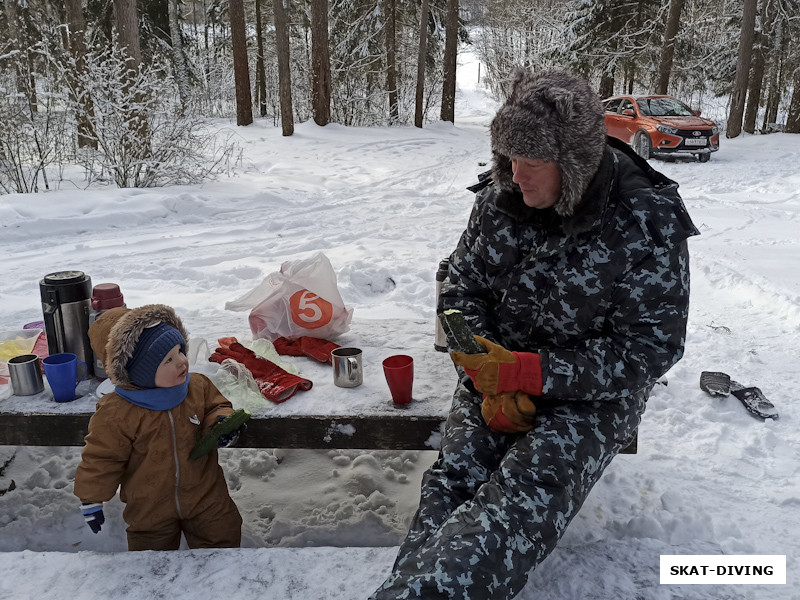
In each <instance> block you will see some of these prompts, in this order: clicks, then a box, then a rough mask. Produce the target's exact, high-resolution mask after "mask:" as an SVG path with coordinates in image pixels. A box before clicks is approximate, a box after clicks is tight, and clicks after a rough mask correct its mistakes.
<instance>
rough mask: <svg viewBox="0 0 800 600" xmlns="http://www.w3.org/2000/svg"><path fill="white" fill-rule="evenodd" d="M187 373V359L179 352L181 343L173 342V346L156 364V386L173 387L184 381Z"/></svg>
mask: <svg viewBox="0 0 800 600" xmlns="http://www.w3.org/2000/svg"><path fill="white" fill-rule="evenodd" d="M188 373H189V359H188V358H186V355H185V354H184V353H183V352H181V345H180V344H175V347H174V348H173V349H172V350H170V351H169V353H168V354H167V355H166V356H165V357H164V360H162V361H161V364H160V365H158V370H157V371H156V377H155V383H156V387H157V388H167V387H175V386H176V385H181V384H182V383H183V382H184V381H186V375H187V374H188Z"/></svg>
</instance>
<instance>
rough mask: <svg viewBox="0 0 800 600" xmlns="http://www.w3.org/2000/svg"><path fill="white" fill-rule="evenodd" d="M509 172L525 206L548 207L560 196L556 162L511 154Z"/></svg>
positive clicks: (559, 177)
mask: <svg viewBox="0 0 800 600" xmlns="http://www.w3.org/2000/svg"><path fill="white" fill-rule="evenodd" d="M511 172H512V173H514V177H513V181H514V183H516V184H517V185H518V186H519V187H520V189H521V190H522V201H523V202H525V204H526V205H527V206H530V207H531V208H550V207H551V206H553V205H554V204H555V203H556V202H557V201H558V199H559V198H560V197H561V171H559V170H558V165H557V164H556V163H554V162H548V161H544V160H538V159H533V158H522V157H521V156H512V157H511Z"/></svg>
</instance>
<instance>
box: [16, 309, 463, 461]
mask: <svg viewBox="0 0 800 600" xmlns="http://www.w3.org/2000/svg"><path fill="white" fill-rule="evenodd" d="M239 337H240V338H241V339H245V338H246V337H249V333H247V334H242V335H241V336H239ZM336 342H337V343H338V344H340V345H343V346H355V347H358V348H361V349H362V351H363V371H364V382H363V384H362V385H360V386H358V387H355V388H340V387H337V386H335V385H334V384H333V370H332V367H331V366H330V365H327V364H323V363H320V362H317V361H315V360H312V359H310V358H306V357H291V356H286V357H281V359H282V360H285V362H287V363H291V364H294V365H295V366H296V367H297V369H298V371H299V374H300V375H301V376H302V377H304V378H307V379H310V380H311V381H312V382H313V387H312V388H311V389H310V390H308V391H300V392H297V393H296V394H295V395H294V396H293V397H291V398H290V399H288V400H287V401H285V402H283V403H280V404H275V403H272V402H270V401H268V400H266V399H262V401H261V402H258V403H255V404H254V403H253V402H252V401H248V402H247V403H246V404H245V403H244V400H243V399H241V398H237V397H236V395H235V393H230V391H229V390H228V389H223V391H225V392H226V394H227V395H228V396H229V399H230V400H231V402H232V403H233V404H234V406H235V407H237V408H238V407H243V408H247V409H248V410H249V411H250V412H251V413H252V418H251V420H250V422H249V423H248V427H247V430H246V431H245V433H244V434H243V435H242V437H241V438H240V440H239V444H238V445H239V446H243V447H254V448H371V449H396V450H406V449H416V450H434V449H437V448H438V447H439V439H440V435H441V426H442V423H443V422H444V420H445V419H446V417H447V412H448V409H449V407H450V399H451V396H452V392H453V389H454V387H455V383H456V374H455V370H454V369H453V365H452V362H451V361H450V359H449V357H448V355H447V354H446V353H444V352H437V351H436V350H435V349H434V347H433V324H432V323H430V322H429V321H428V320H406V319H386V320H364V321H360V322H354V323H353V324H352V325H351V329H350V331H349V332H347V333H346V334H344V335H343V336H341V338H339V339H337V340H336ZM207 344H208V346H209V348H210V349H211V350H213V349H214V347H215V346H216V339H208V340H207ZM393 354H409V355H411V356H412V357H413V358H414V387H413V401H412V402H411V403H410V404H407V405H404V406H396V405H395V404H393V402H392V399H391V394H390V392H389V388H388V386H387V384H386V380H385V378H384V375H383V368H382V366H381V363H382V361H383V359H384V358H386V357H388V356H391V355H393ZM218 369H219V365H217V364H216V363H208V362H205V361H198V362H196V363H195V364H193V365H192V367H191V370H192V371H194V372H201V373H204V374H206V375H209V376H211V377H212V378H214V377H215V375H216V374H217V370H218ZM98 384H100V382H99V381H98V380H96V379H92V380H90V381H83V382H81V383H80V384H79V385H78V389H77V393H78V395H79V397H78V398H77V399H76V400H74V401H72V402H66V403H57V402H55V401H54V400H53V398H52V395H51V394H50V392H49V390H48V389H47V388H46V389H45V391H44V392H42V393H40V394H37V395H34V396H13V395H12V396H10V397H8V398H6V399H5V400H0V444H6V445H29V446H82V445H83V438H84V436H85V435H86V428H87V425H88V422H89V418H90V417H91V415H92V413H93V412H94V410H95V405H96V403H97V400H98V396H100V395H102V392H103V391H104V388H105V387H106V386H105V385H102V384H101V385H100V390H99V391H98Z"/></svg>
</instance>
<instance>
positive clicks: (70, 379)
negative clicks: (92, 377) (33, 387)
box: [42, 352, 88, 402]
mask: <svg viewBox="0 0 800 600" xmlns="http://www.w3.org/2000/svg"><path fill="white" fill-rule="evenodd" d="M78 365H83V375H81V376H80V378H78ZM42 366H43V367H44V374H45V377H47V383H49V384H50V389H51V390H52V392H53V398H54V399H55V401H56V402H71V401H72V400H75V388H76V387H78V383H79V382H81V381H83V380H84V379H85V378H86V373H87V372H88V369H87V368H86V363H85V362H83V361H82V360H78V357H77V355H75V354H73V353H72V352H61V353H59V354H51V355H50V356H48V357H46V358H43V359H42Z"/></svg>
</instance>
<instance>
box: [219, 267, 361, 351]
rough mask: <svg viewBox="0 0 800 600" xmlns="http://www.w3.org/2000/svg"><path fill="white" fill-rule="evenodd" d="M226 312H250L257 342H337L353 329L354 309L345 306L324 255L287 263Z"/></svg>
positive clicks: (234, 302)
mask: <svg viewBox="0 0 800 600" xmlns="http://www.w3.org/2000/svg"><path fill="white" fill-rule="evenodd" d="M225 309H226V310H233V311H245V310H248V309H251V310H250V317H249V321H250V331H252V332H253V338H266V339H268V340H270V341H274V340H276V339H278V338H279V337H287V338H297V337H300V336H304V335H308V336H312V337H317V338H322V339H326V340H333V339H334V338H336V337H337V336H339V335H341V334H342V333H345V332H346V331H347V330H348V329H349V328H350V320H351V319H352V318H353V309H352V308H347V307H346V306H345V305H344V301H343V300H342V296H341V295H340V294H339V288H338V287H337V285H336V273H334V271H333V267H332V266H331V262H330V261H329V260H328V257H327V256H325V255H324V254H323V253H322V252H317V253H316V254H314V255H313V256H311V257H309V258H306V259H301V260H290V261H286V262H285V263H283V264H282V265H281V270H280V271H278V272H275V273H270V274H269V275H268V276H267V277H266V278H265V279H264V281H262V282H261V284H260V285H259V286H258V287H256V288H255V289H253V290H251V291H250V292H248V293H247V294H245V295H244V296H242V297H241V298H238V299H236V300H233V301H232V302H228V303H226V304H225Z"/></svg>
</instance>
